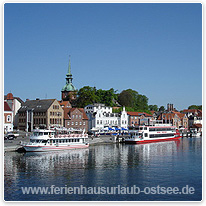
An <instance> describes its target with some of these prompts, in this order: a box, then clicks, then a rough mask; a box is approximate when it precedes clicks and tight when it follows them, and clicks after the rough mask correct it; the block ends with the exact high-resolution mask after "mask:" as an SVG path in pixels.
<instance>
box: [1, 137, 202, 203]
mask: <svg viewBox="0 0 206 206" xmlns="http://www.w3.org/2000/svg"><path fill="white" fill-rule="evenodd" d="M201 141H202V140H201V138H199V139H195V138H192V139H187V138H184V139H181V140H178V141H171V142H161V143H151V144H143V145H124V144H108V145H98V146H90V148H88V149H80V150H70V151H58V152H47V153H26V154H19V153H5V158H4V161H5V166H4V174H5V199H7V200H25V198H35V197H34V196H32V197H28V196H27V197H24V196H23V195H22V194H21V191H20V187H22V186H48V185H52V184H54V185H57V186H64V185H68V186H78V185H81V184H82V185H84V186H87V187H88V186H116V185H118V184H120V185H125V186H129V185H134V184H136V185H142V186H151V185H152V184H153V185H154V184H157V185H158V184H160V185H161V184H162V185H165V184H169V185H170V186H172V185H175V184H179V185H183V184H186V183H188V182H189V183H191V184H193V182H195V181H197V180H200V181H201V147H202V144H201ZM194 161H195V162H194ZM191 172H192V173H193V174H191ZM198 184H199V186H201V182H198ZM49 198H50V200H52V199H55V198H57V197H49ZM62 198H63V199H62ZM70 198H71V197H70ZM78 198H80V197H78ZM78 198H77V199H78ZM81 198H82V197H81ZM90 198H91V199H92V198H93V200H95V198H96V197H90ZM83 199H84V198H83ZM27 200H29V199H27ZM42 200H49V199H48V196H45V197H42ZM61 200H72V199H68V197H61ZM117 200H118V199H117ZM133 200H135V199H133Z"/></svg>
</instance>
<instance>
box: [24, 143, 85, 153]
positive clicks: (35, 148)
mask: <svg viewBox="0 0 206 206" xmlns="http://www.w3.org/2000/svg"><path fill="white" fill-rule="evenodd" d="M87 147H89V144H87V145H86V144H85V145H69V146H33V145H28V146H24V149H25V150H26V152H46V151H59V150H72V149H83V148H87Z"/></svg>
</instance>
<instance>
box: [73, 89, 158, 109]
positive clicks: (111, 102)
mask: <svg viewBox="0 0 206 206" xmlns="http://www.w3.org/2000/svg"><path fill="white" fill-rule="evenodd" d="M148 100H149V99H148V98H147V97H146V96H145V95H142V94H139V93H138V92H137V91H135V90H132V89H126V90H123V91H122V92H121V93H118V92H117V91H116V90H114V89H113V88H111V89H109V90H103V89H96V87H90V86H84V87H82V88H81V89H79V91H78V92H77V98H76V100H75V102H73V105H74V106H76V107H81V108H82V107H85V106H86V105H89V104H93V103H102V104H105V105H106V106H109V107H120V108H117V109H116V110H115V111H114V112H118V111H120V110H122V108H121V107H123V106H125V107H126V110H127V111H141V112H148V113H150V111H149V110H154V111H158V110H159V108H158V107H157V105H148Z"/></svg>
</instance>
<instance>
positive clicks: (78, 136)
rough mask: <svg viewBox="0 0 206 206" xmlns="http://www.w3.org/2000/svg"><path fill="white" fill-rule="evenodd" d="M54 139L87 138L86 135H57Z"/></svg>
mask: <svg viewBox="0 0 206 206" xmlns="http://www.w3.org/2000/svg"><path fill="white" fill-rule="evenodd" d="M54 137H55V138H68V137H69V138H81V137H88V134H58V135H56V136H54Z"/></svg>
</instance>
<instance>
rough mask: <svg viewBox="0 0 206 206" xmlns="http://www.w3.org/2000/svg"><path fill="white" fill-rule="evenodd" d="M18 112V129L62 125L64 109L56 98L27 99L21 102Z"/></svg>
mask: <svg viewBox="0 0 206 206" xmlns="http://www.w3.org/2000/svg"><path fill="white" fill-rule="evenodd" d="M18 114H19V121H18V128H19V129H20V130H25V131H33V129H35V128H40V127H42V128H47V129H49V128H51V127H63V115H64V110H63V109H62V107H61V105H60V104H59V102H58V101H57V100H56V99H42V100H40V99H36V100H27V101H26V102H25V103H23V104H22V106H21V108H20V109H19V111H18Z"/></svg>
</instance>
